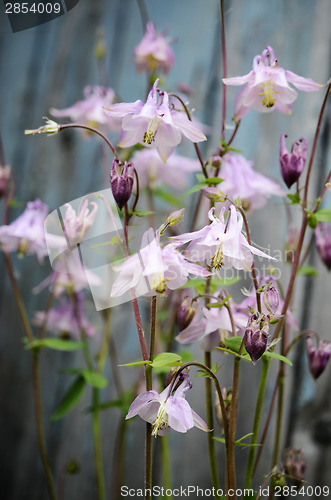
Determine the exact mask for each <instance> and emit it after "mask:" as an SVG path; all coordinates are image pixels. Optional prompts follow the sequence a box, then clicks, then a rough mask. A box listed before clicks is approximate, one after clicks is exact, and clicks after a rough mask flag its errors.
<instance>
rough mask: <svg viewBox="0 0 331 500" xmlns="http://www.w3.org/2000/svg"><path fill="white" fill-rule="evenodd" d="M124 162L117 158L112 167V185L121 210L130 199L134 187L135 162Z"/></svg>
mask: <svg viewBox="0 0 331 500" xmlns="http://www.w3.org/2000/svg"><path fill="white" fill-rule="evenodd" d="M121 166H122V162H121V161H120V160H119V159H118V158H115V159H114V160H113V163H112V165H111V169H110V185H111V190H112V193H113V196H114V198H115V201H116V203H117V205H118V207H119V209H120V210H122V208H123V207H124V205H125V204H126V203H127V202H128V201H129V199H130V196H131V193H132V187H133V171H134V167H133V163H132V162H129V163H127V162H126V161H125V162H124V167H123V168H122V169H121Z"/></svg>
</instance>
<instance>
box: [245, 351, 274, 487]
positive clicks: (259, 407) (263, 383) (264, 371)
mask: <svg viewBox="0 0 331 500" xmlns="http://www.w3.org/2000/svg"><path fill="white" fill-rule="evenodd" d="M269 363H270V358H266V357H263V358H262V373H261V378H260V385H259V392H258V395H257V402H256V407H255V417H254V424H253V435H252V437H251V444H252V445H255V444H257V438H258V433H259V428H260V422H261V415H262V408H263V401H264V394H265V388H266V382H267V376H268V371H269ZM255 449H256V447H255V446H251V447H250V449H249V455H248V462H247V469H246V481H245V488H250V487H251V483H252V478H253V467H254V458H255Z"/></svg>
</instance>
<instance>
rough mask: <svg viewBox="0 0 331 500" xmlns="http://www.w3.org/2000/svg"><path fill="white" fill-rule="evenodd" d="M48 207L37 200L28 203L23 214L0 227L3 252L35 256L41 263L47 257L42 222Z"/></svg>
mask: <svg viewBox="0 0 331 500" xmlns="http://www.w3.org/2000/svg"><path fill="white" fill-rule="evenodd" d="M48 210H49V209H48V206H47V205H45V204H44V203H42V202H41V201H40V200H39V199H36V200H35V201H29V202H28V203H27V207H26V209H25V210H24V212H23V213H22V214H21V215H20V216H19V217H18V218H17V219H16V220H14V221H13V222H12V223H11V224H9V225H4V226H1V227H0V248H1V249H2V250H3V251H4V252H16V251H17V252H18V253H19V255H20V256H22V255H24V254H28V255H30V254H36V255H37V257H38V259H39V260H40V261H41V260H42V259H43V257H44V256H45V255H47V248H46V241H45V232H44V220H45V218H46V217H47V215H48Z"/></svg>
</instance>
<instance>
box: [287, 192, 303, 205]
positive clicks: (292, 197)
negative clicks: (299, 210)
mask: <svg viewBox="0 0 331 500" xmlns="http://www.w3.org/2000/svg"><path fill="white" fill-rule="evenodd" d="M287 197H288V199H289V200H291V203H290V205H297V204H298V203H300V201H301V198H300V195H299V194H298V193H295V194H288V195H287Z"/></svg>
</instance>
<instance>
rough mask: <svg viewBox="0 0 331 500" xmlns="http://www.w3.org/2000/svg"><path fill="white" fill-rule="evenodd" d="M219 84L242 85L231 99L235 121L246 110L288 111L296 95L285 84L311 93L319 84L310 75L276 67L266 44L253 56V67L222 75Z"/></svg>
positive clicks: (273, 56) (239, 118) (289, 111)
mask: <svg viewBox="0 0 331 500" xmlns="http://www.w3.org/2000/svg"><path fill="white" fill-rule="evenodd" d="M223 83H224V84H225V85H244V86H243V87H242V88H241V89H240V90H239V92H238V93H237V96H236V98H235V102H234V117H233V119H234V120H235V121H239V120H241V119H242V117H243V116H245V115H246V113H248V111H249V110H250V109H255V110H256V111H260V112H262V113H270V112H271V111H273V110H274V109H275V110H276V111H280V112H281V113H285V114H291V112H292V107H293V102H294V101H295V99H296V98H297V96H298V94H297V92H296V91H295V90H294V89H293V88H292V87H291V86H290V85H289V84H292V85H294V86H295V87H296V88H297V89H299V90H303V91H305V92H313V91H315V90H319V89H320V88H321V87H322V85H320V84H318V83H316V82H314V81H313V80H312V79H311V78H304V77H302V76H298V75H296V74H295V73H293V72H292V71H288V70H285V69H283V68H281V67H280V66H278V61H277V59H276V56H275V52H274V51H273V49H272V48H271V47H269V46H268V47H267V48H266V49H265V50H264V51H263V52H262V54H261V55H258V56H256V57H255V58H254V61H253V69H252V70H251V71H250V72H249V73H248V74H247V75H244V76H236V77H233V78H224V79H223Z"/></svg>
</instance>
